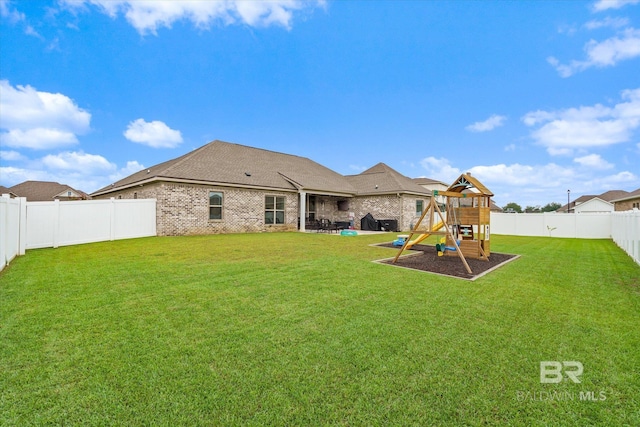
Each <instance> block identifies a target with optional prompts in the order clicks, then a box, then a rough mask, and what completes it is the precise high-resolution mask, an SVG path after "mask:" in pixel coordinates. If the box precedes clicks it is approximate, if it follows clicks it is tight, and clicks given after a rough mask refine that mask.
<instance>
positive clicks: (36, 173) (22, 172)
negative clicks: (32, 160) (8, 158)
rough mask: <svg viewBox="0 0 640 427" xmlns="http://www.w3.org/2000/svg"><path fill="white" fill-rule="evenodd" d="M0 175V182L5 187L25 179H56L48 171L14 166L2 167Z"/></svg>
mask: <svg viewBox="0 0 640 427" xmlns="http://www.w3.org/2000/svg"><path fill="white" fill-rule="evenodd" d="M0 177H2V181H1V182H0V184H2V185H4V186H5V187H13V186H14V185H16V184H20V183H21V182H24V181H55V180H54V179H51V176H50V175H49V173H48V172H46V171H43V170H38V169H23V168H16V167H12V166H8V167H0Z"/></svg>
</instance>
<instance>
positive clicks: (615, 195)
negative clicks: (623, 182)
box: [597, 190, 629, 202]
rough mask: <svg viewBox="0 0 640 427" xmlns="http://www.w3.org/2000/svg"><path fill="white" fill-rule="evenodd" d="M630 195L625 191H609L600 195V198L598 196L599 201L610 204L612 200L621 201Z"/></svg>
mask: <svg viewBox="0 0 640 427" xmlns="http://www.w3.org/2000/svg"><path fill="white" fill-rule="evenodd" d="M628 194H629V192H628V191H624V190H609V191H607V192H605V193H602V194H600V195H599V196H597V197H598V198H599V199H602V200H604V201H605V202H610V201H612V200H616V199H620V198H622V197H625V196H627V195H628Z"/></svg>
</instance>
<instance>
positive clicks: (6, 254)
mask: <svg viewBox="0 0 640 427" xmlns="http://www.w3.org/2000/svg"><path fill="white" fill-rule="evenodd" d="M26 206H27V199H25V198H24V197H20V198H17V199H11V198H9V196H8V195H7V196H6V197H5V196H3V197H0V270H2V269H4V267H5V266H6V265H8V264H9V263H10V262H11V260H12V259H14V258H15V257H16V256H18V255H24V249H25V247H24V242H22V241H21V240H20V236H21V235H24V226H25V225H26V223H24V222H22V223H21V222H20V218H21V217H22V216H24V215H25V213H26ZM21 243H22V244H21Z"/></svg>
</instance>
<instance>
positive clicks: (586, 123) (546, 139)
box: [522, 89, 640, 155]
mask: <svg viewBox="0 0 640 427" xmlns="http://www.w3.org/2000/svg"><path fill="white" fill-rule="evenodd" d="M621 98H622V99H623V100H625V101H626V102H620V103H619V104H617V105H615V106H613V107H606V106H603V105H601V104H596V105H594V106H591V107H578V108H569V109H566V110H561V111H534V112H530V113H527V114H526V115H525V116H524V117H523V118H522V120H523V122H524V123H525V124H526V125H527V126H530V127H531V126H538V127H537V129H535V130H533V131H532V132H531V136H532V137H533V139H534V140H536V142H538V143H539V144H541V145H543V146H545V147H547V151H548V152H549V153H550V154H552V155H558V154H569V153H571V150H572V149H576V148H586V147H598V146H608V145H612V144H617V143H621V142H627V141H629V140H630V139H631V137H632V136H633V133H634V131H635V130H636V129H637V128H638V127H640V89H634V90H625V91H623V92H622V94H621Z"/></svg>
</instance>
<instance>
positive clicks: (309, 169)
mask: <svg viewBox="0 0 640 427" xmlns="http://www.w3.org/2000/svg"><path fill="white" fill-rule="evenodd" d="M154 181H176V182H191V183H200V184H214V185H222V186H225V185H226V186H235V187H238V186H239V187H247V188H262V189H277V190H288V191H297V190H305V191H313V192H316V193H326V194H340V195H345V196H349V195H353V194H354V193H355V189H354V188H353V186H352V185H351V184H350V183H349V181H348V180H346V179H345V177H343V176H342V175H340V174H338V173H336V172H334V171H332V170H331V169H328V168H326V167H324V166H322V165H320V164H319V163H316V162H314V161H312V160H310V159H308V158H306V157H299V156H294V155H291V154H284V153H278V152H274V151H269V150H264V149H260V148H253V147H248V146H245V145H240V144H234V143H229V142H224V141H218V140H216V141H213V142H210V143H208V144H206V145H204V146H202V147H200V148H198V149H196V150H193V151H191V152H190V153H187V154H185V155H183V156H180V157H178V158H176V159H173V160H169V161H167V162H164V163H160V164H158V165H155V166H151V167H150V168H147V169H144V170H142V171H140V172H136V173H134V174H133V175H130V176H128V177H126V178H124V179H121V180H120V181H117V182H115V183H113V184H111V185H109V186H107V187H104V188H102V189H100V190H98V191H96V192H94V193H93V195H102V194H107V193H110V192H112V191H117V190H122V189H125V188H128V187H131V186H134V185H140V184H146V183H150V182H154Z"/></svg>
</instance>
